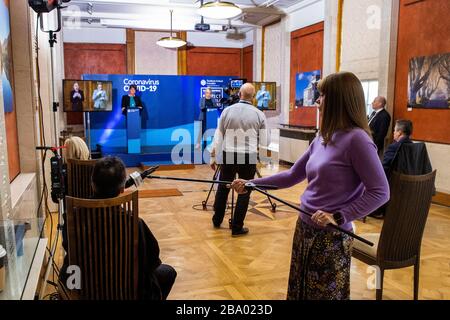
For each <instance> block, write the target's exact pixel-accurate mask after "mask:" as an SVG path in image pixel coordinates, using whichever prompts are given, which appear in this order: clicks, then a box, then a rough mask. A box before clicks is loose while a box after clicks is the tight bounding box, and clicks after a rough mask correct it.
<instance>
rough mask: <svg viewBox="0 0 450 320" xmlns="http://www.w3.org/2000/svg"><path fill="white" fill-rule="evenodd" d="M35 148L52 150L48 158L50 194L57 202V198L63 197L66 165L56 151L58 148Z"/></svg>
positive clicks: (37, 148)
mask: <svg viewBox="0 0 450 320" xmlns="http://www.w3.org/2000/svg"><path fill="white" fill-rule="evenodd" d="M36 150H43V151H48V150H50V151H52V152H53V157H51V158H50V178H51V181H52V185H51V192H50V194H51V197H52V201H53V202H54V203H59V200H60V199H64V197H65V194H66V180H67V179H66V177H67V167H66V165H65V164H64V161H63V158H62V157H61V155H60V154H59V152H58V148H54V147H36Z"/></svg>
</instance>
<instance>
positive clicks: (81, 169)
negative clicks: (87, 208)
mask: <svg viewBox="0 0 450 320" xmlns="http://www.w3.org/2000/svg"><path fill="white" fill-rule="evenodd" d="M96 162H97V161H96V160H76V159H67V195H68V196H71V197H75V198H82V199H89V198H92V196H93V195H94V191H93V189H92V185H91V176H92V171H93V170H94V166H95V163H96Z"/></svg>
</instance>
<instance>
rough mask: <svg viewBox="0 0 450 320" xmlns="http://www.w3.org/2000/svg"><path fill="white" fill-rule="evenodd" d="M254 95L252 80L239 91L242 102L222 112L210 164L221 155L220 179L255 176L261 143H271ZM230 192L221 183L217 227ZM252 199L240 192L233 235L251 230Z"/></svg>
mask: <svg viewBox="0 0 450 320" xmlns="http://www.w3.org/2000/svg"><path fill="white" fill-rule="evenodd" d="M254 96H255V87H254V86H253V85H252V84H250V83H246V84H244V85H243V86H242V87H241V89H240V91H239V98H240V101H239V103H236V104H233V105H232V106H230V107H228V108H226V109H225V110H224V111H223V113H222V115H221V116H220V119H219V126H218V127H217V130H216V134H215V135H214V141H213V148H212V151H211V167H212V168H213V169H214V170H215V165H216V160H215V157H216V156H218V157H220V156H222V157H221V158H222V160H223V164H222V165H221V167H220V180H224V181H233V180H234V179H235V178H236V177H235V176H236V174H238V175H239V178H240V179H245V180H247V179H253V178H254V177H255V173H256V163H257V159H258V145H261V146H268V145H269V143H270V140H269V135H268V134H267V128H266V125H267V120H266V116H265V115H264V113H263V112H262V111H260V110H258V109H257V108H255V106H253V104H252V101H253V97H254ZM229 192H230V189H229V188H227V187H226V186H224V185H219V186H218V190H217V193H216V199H215V201H214V216H213V218H212V222H213V225H214V227H215V228H220V225H221V223H222V221H223V218H224V216H225V209H226V207H227V199H228V193H229ZM249 200H250V191H248V192H247V193H245V194H240V195H239V196H238V199H237V202H236V209H235V211H234V216H233V220H232V236H240V235H244V234H246V233H248V229H247V228H245V227H244V219H245V215H246V214H247V208H248V203H249Z"/></svg>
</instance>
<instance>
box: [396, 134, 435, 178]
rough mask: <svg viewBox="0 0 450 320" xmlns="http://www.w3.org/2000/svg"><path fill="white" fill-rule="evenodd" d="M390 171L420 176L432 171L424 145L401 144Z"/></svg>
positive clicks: (416, 143) (417, 143)
mask: <svg viewBox="0 0 450 320" xmlns="http://www.w3.org/2000/svg"><path fill="white" fill-rule="evenodd" d="M391 170H392V171H397V172H399V173H402V174H408V175H422V174H427V173H430V172H431V171H432V168H431V162H430V158H429V157H428V151H427V147H426V145H425V143H423V142H415V143H403V144H402V145H401V147H400V148H399V149H398V151H397V153H396V155H395V158H394V161H393V162H392V169H391Z"/></svg>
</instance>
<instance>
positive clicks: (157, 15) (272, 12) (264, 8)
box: [63, 0, 307, 32]
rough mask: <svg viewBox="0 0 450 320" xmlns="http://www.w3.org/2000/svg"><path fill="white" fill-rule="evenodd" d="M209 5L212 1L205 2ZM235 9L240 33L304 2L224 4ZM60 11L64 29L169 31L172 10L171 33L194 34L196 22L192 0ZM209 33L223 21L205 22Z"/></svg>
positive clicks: (84, 5) (93, 2)
mask: <svg viewBox="0 0 450 320" xmlns="http://www.w3.org/2000/svg"><path fill="white" fill-rule="evenodd" d="M207 1H212V0H205V2H207ZM227 1H232V2H234V3H235V4H237V5H239V6H240V7H241V8H242V9H243V10H244V13H243V14H242V15H241V16H238V17H236V18H234V19H233V20H232V21H231V24H232V25H233V26H235V27H237V28H239V29H240V31H241V32H247V31H250V30H252V29H253V28H254V27H255V26H256V25H264V24H267V23H270V22H271V21H274V20H277V19H279V18H280V17H281V16H282V15H284V12H285V11H286V10H288V9H289V8H290V7H292V6H295V5H298V4H299V3H301V2H305V1H307V0H235V1H233V0H227ZM67 5H68V8H66V9H64V10H63V17H64V20H65V23H64V27H65V28H68V27H69V28H77V27H81V28H83V27H109V28H127V27H128V28H135V29H156V30H168V29H170V13H169V10H173V28H174V30H194V25H195V24H196V23H199V22H200V16H199V15H198V14H197V9H198V7H199V6H200V1H195V0H128V1H119V0H72V1H71V2H70V3H68V4H67ZM205 23H209V24H210V25H211V30H216V31H221V30H222V26H224V25H227V24H229V21H227V20H214V19H205Z"/></svg>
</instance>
